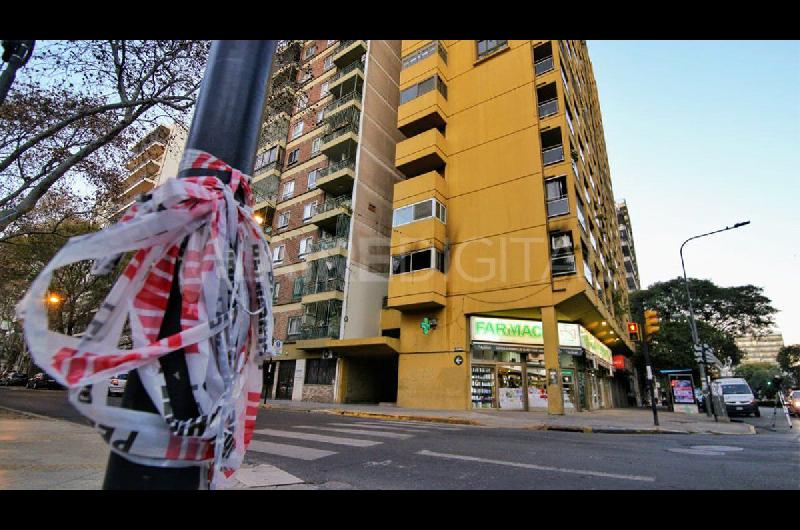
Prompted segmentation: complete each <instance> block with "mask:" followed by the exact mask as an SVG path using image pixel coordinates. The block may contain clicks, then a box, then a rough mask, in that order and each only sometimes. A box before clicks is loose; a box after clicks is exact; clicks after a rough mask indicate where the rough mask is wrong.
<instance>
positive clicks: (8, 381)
mask: <svg viewBox="0 0 800 530" xmlns="http://www.w3.org/2000/svg"><path fill="white" fill-rule="evenodd" d="M27 382H28V376H27V375H25V374H24V373H22V372H11V373H10V374H8V375H7V376H6V377H5V379H3V384H4V385H6V386H25V384H26V383H27Z"/></svg>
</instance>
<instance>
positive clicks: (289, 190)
mask: <svg viewBox="0 0 800 530" xmlns="http://www.w3.org/2000/svg"><path fill="white" fill-rule="evenodd" d="M292 195H294V181H293V180H290V181H289V182H287V183H286V184H284V185H283V194H282V195H281V198H282V199H284V200H285V199H290V198H291V197H292Z"/></svg>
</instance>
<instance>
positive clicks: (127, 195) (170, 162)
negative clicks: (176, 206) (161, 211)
mask: <svg viewBox="0 0 800 530" xmlns="http://www.w3.org/2000/svg"><path fill="white" fill-rule="evenodd" d="M186 137H187V132H186V130H185V129H184V128H183V127H181V126H179V125H171V126H167V125H158V126H156V127H155V128H154V129H153V130H151V131H150V132H149V133H147V134H146V135H145V136H144V138H142V139H141V140H139V141H138V142H137V143H136V145H134V147H133V149H131V156H130V158H128V160H127V162H125V168H126V169H127V171H128V173H127V175H126V177H125V179H124V180H123V182H122V187H123V191H122V193H121V194H120V196H119V198H118V199H117V200H116V201H114V204H113V205H112V206H111V208H110V209H109V212H110V215H109V217H110V218H111V219H117V218H119V217H120V216H121V215H122V214H123V213H124V212H125V210H127V209H128V208H130V207H131V205H133V202H134V201H135V200H136V197H138V196H139V195H141V194H142V193H147V192H149V191H150V190H152V189H153V188H154V187H156V186H157V185H159V184H161V182H163V180H164V179H167V178H170V177H174V176H175V175H176V174H177V173H178V165H179V164H180V161H181V157H182V156H183V148H184V145H185V144H186Z"/></svg>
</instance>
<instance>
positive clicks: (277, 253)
mask: <svg viewBox="0 0 800 530" xmlns="http://www.w3.org/2000/svg"><path fill="white" fill-rule="evenodd" d="M285 252H286V245H281V246H279V247H275V248H273V249H272V262H273V263H280V262H281V261H283V256H284V253H285Z"/></svg>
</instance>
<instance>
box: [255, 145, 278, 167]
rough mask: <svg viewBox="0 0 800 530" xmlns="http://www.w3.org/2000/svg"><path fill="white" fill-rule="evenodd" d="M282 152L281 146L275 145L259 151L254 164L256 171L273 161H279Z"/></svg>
mask: <svg viewBox="0 0 800 530" xmlns="http://www.w3.org/2000/svg"><path fill="white" fill-rule="evenodd" d="M282 154H283V148H281V147H280V146H277V145H276V146H275V147H273V148H271V149H267V150H266V151H264V152H263V153H260V154H259V155H258V156H257V157H256V165H255V167H256V171H258V170H259V169H261V168H263V167H265V166H268V165H269V164H271V163H273V162H280V158H281V155H282Z"/></svg>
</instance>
